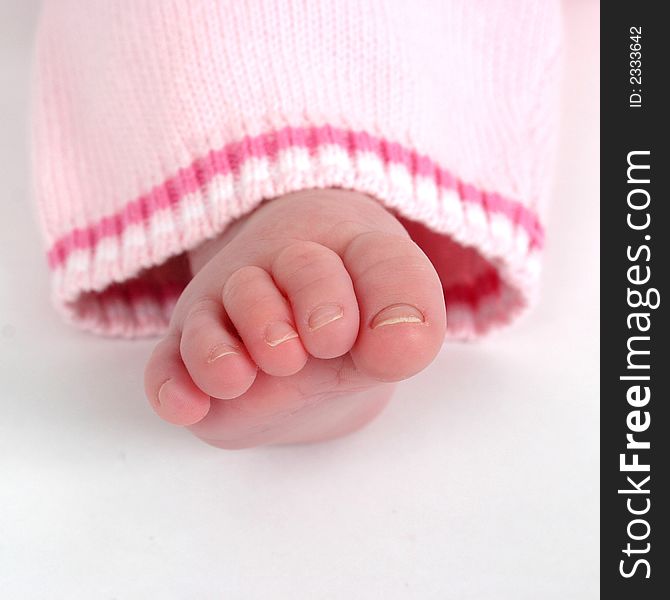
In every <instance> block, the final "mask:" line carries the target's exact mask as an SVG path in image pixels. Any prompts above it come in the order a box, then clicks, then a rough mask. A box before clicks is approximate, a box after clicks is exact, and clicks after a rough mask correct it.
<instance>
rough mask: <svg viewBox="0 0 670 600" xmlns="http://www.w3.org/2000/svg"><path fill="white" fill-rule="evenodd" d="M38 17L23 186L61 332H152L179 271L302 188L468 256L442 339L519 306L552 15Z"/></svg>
mask: <svg viewBox="0 0 670 600" xmlns="http://www.w3.org/2000/svg"><path fill="white" fill-rule="evenodd" d="M46 4H47V6H46V9H45V14H44V17H43V20H42V25H41V28H40V33H39V37H38V80H39V85H38V88H37V95H38V99H37V102H36V114H35V117H36V118H35V125H36V127H35V175H36V180H37V186H36V187H37V194H38V201H39V207H40V216H41V223H42V226H43V230H44V233H45V237H46V240H47V245H48V260H49V264H50V266H51V268H52V271H53V281H54V285H53V289H54V297H55V301H56V305H57V306H58V307H59V308H60V309H61V310H62V312H63V313H64V314H65V315H66V316H67V317H68V319H70V320H72V321H74V322H76V323H78V324H79V325H81V326H83V327H85V328H87V329H90V330H93V331H96V332H100V333H108V334H115V335H126V336H134V335H143V334H154V333H158V332H160V331H162V330H164V328H165V327H166V325H167V322H168V319H169V315H170V311H171V308H172V306H173V304H174V301H175V299H176V297H177V295H178V294H179V292H180V290H181V289H182V288H183V286H184V285H185V283H186V282H187V279H188V272H187V270H186V269H185V268H184V264H183V261H182V262H180V260H179V259H178V258H176V257H179V256H180V255H182V254H183V253H184V252H185V251H187V250H189V249H192V248H194V247H196V246H197V245H199V244H200V243H202V242H203V241H204V240H206V239H209V238H211V237H213V236H216V235H217V234H219V233H220V232H222V231H223V230H224V229H225V228H226V226H227V225H228V224H229V223H230V222H231V221H233V220H234V219H236V218H239V217H240V216H242V215H244V214H246V213H248V212H249V211H251V210H253V209H254V208H255V207H256V206H257V205H258V204H259V203H260V202H261V201H262V200H264V199H269V198H273V197H276V196H279V195H281V194H285V193H287V192H291V191H297V190H300V189H305V188H315V187H316V188H320V187H342V188H346V189H352V190H357V191H360V192H364V193H367V194H370V195H372V196H374V197H376V198H377V199H379V200H380V201H381V202H383V203H384V204H385V205H386V206H388V207H389V208H390V209H393V210H394V211H396V212H397V213H398V214H399V215H401V216H404V217H406V218H407V219H411V220H413V221H417V222H420V223H423V224H424V225H425V226H427V227H428V228H430V229H431V230H432V231H433V232H435V233H436V234H439V235H441V236H443V238H442V239H443V240H444V241H443V244H444V247H445V248H448V249H449V251H448V252H446V253H442V254H444V255H445V256H447V257H448V258H449V259H450V260H452V261H453V260H459V258H461V257H462V256H463V255H464V253H465V252H466V249H473V250H474V254H473V256H474V257H475V258H474V259H472V260H470V259H469V260H470V262H469V263H468V264H472V265H474V266H473V270H472V272H469V273H465V272H463V273H462V275H459V278H456V279H453V280H449V281H445V282H444V285H445V297H446V299H447V311H448V314H447V318H448V327H449V334H450V335H452V336H455V337H471V336H473V335H476V334H479V333H482V332H484V331H486V330H487V329H489V328H491V327H493V326H496V325H499V324H502V323H505V322H507V321H509V320H510V318H511V317H512V316H514V315H515V314H517V313H518V312H519V311H520V310H521V309H523V308H524V307H526V306H527V305H528V304H529V303H530V302H531V301H532V299H533V297H534V295H535V293H536V288H537V278H538V272H539V255H540V251H541V247H542V243H543V234H542V227H541V225H540V220H539V215H538V213H539V202H540V200H541V198H542V189H543V187H544V185H545V183H544V182H545V181H546V164H547V160H546V156H547V152H546V150H547V149H548V148H549V146H550V142H551V133H552V131H553V124H552V119H551V108H553V107H552V106H551V104H550V102H548V101H546V99H547V98H550V97H551V95H552V93H553V91H552V90H553V89H554V85H553V83H554V82H555V79H556V77H555V65H556V61H555V57H556V48H557V40H558V34H557V31H558V24H557V22H556V18H557V13H556V11H555V7H554V6H553V5H552V3H546V4H545V3H533V2H523V1H521V0H514V1H513V2H511V3H510V2H493V3H491V6H488V7H487V8H482V7H481V6H480V7H477V6H475V5H476V4H477V3H471V2H467V1H466V0H462V1H451V2H446V3H445V2H436V3H427V4H426V6H425V7H424V8H423V9H422V10H421V11H419V12H418V13H415V12H409V13H408V12H407V11H408V8H407V6H408V4H406V3H402V2H398V3H395V2H379V3H377V2H370V3H358V2H353V1H351V2H349V1H343V2H338V3H333V2H328V1H326V0H323V1H315V2H304V3H300V2H298V3H293V4H291V5H290V6H288V5H283V4H282V3H280V2H277V1H276V0H256V1H251V2H245V3H236V2H230V3H226V2H213V1H210V0H196V1H192V2H186V1H185V0H166V1H165V2H160V3H149V2H147V3H145V2H135V1H131V0H91V1H90V2H88V3H87V5H86V9H84V10H82V9H81V4H80V3H79V2H76V1H75V0H59V2H55V1H53V0H52V1H51V2H50V1H49V0H47V3H46ZM510 4H514V5H515V8H516V11H515V12H514V14H511V15H510V14H508V12H506V11H507V9H509V5H510ZM540 5H542V7H540ZM431 15H432V17H433V18H431ZM519 23H521V24H522V25H523V29H524V35H525V39H526V41H525V42H524V41H523V40H520V39H519V37H518V35H517V34H516V33H514V32H516V31H517V29H518V26H519ZM439 28H441V29H439ZM442 30H443V31H444V35H443V36H437V33H438V32H439V31H442ZM540 37H542V39H541V40H540ZM527 40H532V44H533V47H532V48H530V47H529V42H528V41H527ZM531 50H534V52H531ZM543 77H545V78H546V80H544V79H543ZM438 239H439V238H438ZM426 250H427V251H429V249H426ZM468 252H471V251H468ZM429 254H430V252H429ZM445 260H447V259H446V258H445ZM438 270H439V269H438Z"/></svg>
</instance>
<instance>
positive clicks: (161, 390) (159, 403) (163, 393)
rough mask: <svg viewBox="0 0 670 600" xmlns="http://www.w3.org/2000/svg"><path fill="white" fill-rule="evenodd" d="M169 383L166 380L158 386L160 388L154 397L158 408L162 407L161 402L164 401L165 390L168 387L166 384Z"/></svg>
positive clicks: (168, 380)
mask: <svg viewBox="0 0 670 600" xmlns="http://www.w3.org/2000/svg"><path fill="white" fill-rule="evenodd" d="M170 381H171V380H170V379H166V380H165V381H164V382H163V384H162V385H161V386H160V388H158V395H157V397H156V403H157V404H158V406H162V405H163V402H164V401H165V394H166V389H167V388H168V387H169V386H168V384H169V383H170ZM161 397H162V399H161Z"/></svg>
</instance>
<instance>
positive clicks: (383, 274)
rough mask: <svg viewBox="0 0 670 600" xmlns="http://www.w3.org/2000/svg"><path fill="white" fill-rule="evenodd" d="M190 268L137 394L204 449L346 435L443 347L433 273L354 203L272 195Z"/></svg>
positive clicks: (194, 257)
mask: <svg viewBox="0 0 670 600" xmlns="http://www.w3.org/2000/svg"><path fill="white" fill-rule="evenodd" d="M189 259H190V263H191V270H192V272H193V274H194V275H193V279H192V280H191V282H190V283H189V285H188V286H187V287H186V289H185V290H184V292H183V294H182V295H181V297H180V299H179V301H178V303H177V305H176V308H175V310H174V313H173V316H172V319H171V323H170V327H169V332H168V334H167V335H166V336H165V338H164V339H163V340H162V341H160V342H159V343H158V345H157V346H156V348H155V349H154V351H153V354H152V355H151V358H150V359H149V362H148V364H147V366H146V370H145V390H146V394H147V397H148V399H149V401H150V403H151V405H152V406H153V407H154V409H155V410H156V412H157V413H158V414H159V415H160V416H161V417H163V418H164V419H165V420H167V421H169V422H171V423H175V424H178V425H184V426H188V427H189V429H191V431H192V432H193V433H194V434H195V435H197V436H198V437H200V438H201V439H203V440H204V441H206V442H208V443H210V444H213V445H215V446H219V447H222V448H247V447H252V446H258V445H264V444H282V443H307V442H317V441H322V440H326V439H330V438H334V437H338V436H341V435H344V434H347V433H349V432H351V431H354V430H356V429H358V428H360V427H361V426H363V425H364V424H366V423H367V422H368V421H370V420H371V419H373V418H374V417H375V416H376V415H377V414H378V413H379V412H380V411H381V410H382V409H383V407H384V406H385V405H386V403H387V402H388V400H389V398H390V396H391V393H392V391H393V382H397V381H400V380H403V379H406V378H408V377H410V376H412V375H414V374H416V373H418V372H419V371H421V370H422V369H424V368H425V367H426V366H427V365H428V364H429V363H430V362H431V361H432V360H433V358H434V357H435V355H436V354H437V352H438V351H439V349H440V347H441V345H442V342H443V339H444V335H445V327H446V315H445V305H444V296H443V292H442V285H441V283H440V279H439V277H438V275H437V273H436V271H435V269H434V268H433V266H432V264H431V262H430V261H429V260H428V258H427V257H426V255H425V254H424V253H423V252H422V251H421V250H420V248H419V247H418V246H417V245H416V244H415V243H414V242H413V241H412V240H411V239H410V237H409V235H408V233H407V232H406V230H405V229H404V227H403V226H402V225H401V223H400V222H399V221H398V220H397V219H396V218H395V217H394V216H393V215H392V214H391V213H390V212H388V211H387V210H386V209H385V208H384V207H382V206H381V205H380V204H379V203H378V202H377V201H376V200H374V199H372V198H370V197H368V196H366V195H364V194H359V193H356V192H350V191H345V190H338V189H331V190H306V191H303V192H297V193H293V194H287V195H285V196H283V197H280V198H276V199H274V200H271V201H268V202H266V203H264V204H262V205H261V206H260V207H259V208H257V209H256V210H255V211H254V212H253V213H251V214H250V215H248V216H246V217H245V218H243V219H241V220H240V221H238V222H236V223H235V224H234V225H233V226H231V227H229V228H228V229H227V230H226V232H225V233H224V234H223V235H222V236H220V237H218V238H216V239H214V240H211V241H209V242H207V243H205V244H204V245H203V246H201V247H199V248H198V249H196V250H195V251H193V252H192V253H190V255H189Z"/></svg>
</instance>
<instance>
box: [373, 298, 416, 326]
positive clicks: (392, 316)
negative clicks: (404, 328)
mask: <svg viewBox="0 0 670 600" xmlns="http://www.w3.org/2000/svg"><path fill="white" fill-rule="evenodd" d="M425 320H426V319H425V317H424V316H423V313H422V312H421V311H420V310H419V309H418V308H416V307H415V306H411V305H410V304H392V305H391V306H387V307H386V308H385V309H383V310H380V311H379V312H378V313H377V315H376V316H375V317H374V319H372V322H371V323H370V327H372V329H377V328H378V327H384V326H385V325H395V324H397V323H423V322H424V321H425Z"/></svg>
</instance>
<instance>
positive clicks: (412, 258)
mask: <svg viewBox="0 0 670 600" xmlns="http://www.w3.org/2000/svg"><path fill="white" fill-rule="evenodd" d="M343 260H344V263H345V265H346V267H347V270H348V272H349V274H350V276H351V279H352V281H353V284H354V289H355V292H356V296H357V299H358V307H359V310H360V329H359V332H358V338H357V340H356V343H355V344H354V346H353V348H352V349H351V356H352V358H353V360H354V362H355V364H356V366H357V367H358V369H360V370H361V371H362V372H363V373H365V374H366V375H369V376H370V377H373V378H375V379H378V380H381V381H400V380H402V379H406V378H407V377H410V376H412V375H414V374H416V373H418V372H419V371H421V370H423V369H424V368H425V367H426V366H428V364H429V363H430V362H431V361H432V360H433V359H434V358H435V356H436V355H437V353H438V351H439V349H440V347H441V345H442V342H443V340H444V334H445V330H446V311H445V306H444V294H443V292H442V285H441V283H440V279H439V277H438V275H437V273H436V272H435V269H434V268H433V265H432V264H431V262H430V261H429V260H428V258H427V257H426V255H425V254H424V253H423V252H422V251H421V249H420V248H419V247H418V246H417V245H416V244H415V243H414V242H413V241H412V240H411V239H410V238H409V237H405V236H402V235H396V234H387V233H381V232H370V233H366V234H363V235H360V236H358V237H357V238H355V239H354V240H353V241H352V242H351V243H350V244H349V246H348V247H347V249H346V251H345V253H344V256H343Z"/></svg>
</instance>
